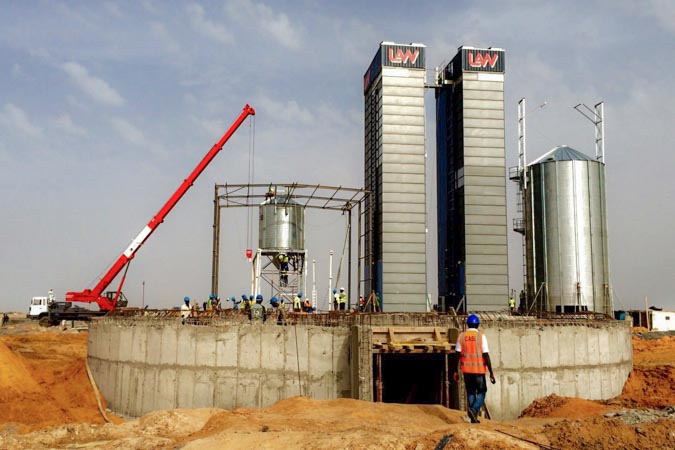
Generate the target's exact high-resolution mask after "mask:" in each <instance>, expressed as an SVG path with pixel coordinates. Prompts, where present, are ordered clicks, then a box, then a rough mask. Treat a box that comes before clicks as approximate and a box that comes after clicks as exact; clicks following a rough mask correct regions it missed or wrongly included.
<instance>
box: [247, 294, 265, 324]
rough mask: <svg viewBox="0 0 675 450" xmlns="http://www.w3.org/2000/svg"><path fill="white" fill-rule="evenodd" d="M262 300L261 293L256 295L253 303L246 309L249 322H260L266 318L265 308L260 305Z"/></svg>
mask: <svg viewBox="0 0 675 450" xmlns="http://www.w3.org/2000/svg"><path fill="white" fill-rule="evenodd" d="M262 302H263V296H262V295H261V294H258V295H256V297H255V303H254V304H252V305H251V307H250V308H249V310H248V320H250V321H251V323H256V322H258V323H261V322H265V320H267V310H266V309H265V307H264V306H263V305H262Z"/></svg>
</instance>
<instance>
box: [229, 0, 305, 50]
mask: <svg viewBox="0 0 675 450" xmlns="http://www.w3.org/2000/svg"><path fill="white" fill-rule="evenodd" d="M228 12H229V13H230V15H231V16H233V17H235V18H236V17H240V18H241V17H246V18H249V19H252V22H253V23H254V24H256V25H257V26H258V28H260V30H261V31H262V32H265V33H267V34H269V35H271V36H272V37H273V38H275V39H277V40H278V41H279V42H280V43H281V44H282V45H283V46H285V47H288V48H292V49H298V48H300V44H301V39H300V35H299V33H298V31H297V25H293V24H292V23H291V21H290V20H289V18H288V16H287V15H286V14H284V13H275V12H274V10H273V9H272V8H270V7H269V6H267V5H265V4H264V3H255V2H253V1H250V0H236V1H233V2H231V3H229V4H228Z"/></svg>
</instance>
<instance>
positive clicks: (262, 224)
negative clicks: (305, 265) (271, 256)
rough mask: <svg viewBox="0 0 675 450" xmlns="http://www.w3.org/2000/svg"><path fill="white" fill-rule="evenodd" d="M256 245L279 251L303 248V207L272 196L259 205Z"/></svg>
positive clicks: (264, 248)
mask: <svg viewBox="0 0 675 450" xmlns="http://www.w3.org/2000/svg"><path fill="white" fill-rule="evenodd" d="M259 210H260V220H259V226H258V246H259V248H261V249H263V250H276V251H278V252H279V253H283V252H289V251H292V250H303V249H304V248H305V231H304V229H305V209H304V208H303V206H302V205H300V204H298V203H296V202H294V201H292V200H288V199H284V198H279V197H273V198H270V199H267V200H265V201H264V202H263V203H262V204H260V206H259Z"/></svg>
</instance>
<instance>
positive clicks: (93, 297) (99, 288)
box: [66, 105, 255, 311]
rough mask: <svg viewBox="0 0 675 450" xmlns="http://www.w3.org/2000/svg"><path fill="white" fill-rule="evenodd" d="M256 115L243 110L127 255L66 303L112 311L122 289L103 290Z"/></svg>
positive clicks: (72, 294) (135, 241)
mask: <svg viewBox="0 0 675 450" xmlns="http://www.w3.org/2000/svg"><path fill="white" fill-rule="evenodd" d="M253 115H255V110H254V109H253V108H252V107H250V106H249V105H245V106H244V110H243V111H242V113H241V114H240V115H239V117H237V119H236V120H235V121H234V123H233V124H232V125H231V126H230V128H229V130H227V132H225V134H224V135H223V136H222V137H221V138H220V140H219V141H218V142H216V143H215V144H214V145H213V147H211V150H209V152H208V153H207V154H206V155H205V156H204V158H203V159H202V160H201V161H200V162H199V164H197V167H195V168H194V170H193V171H192V173H190V175H189V176H188V177H187V178H186V179H185V180H184V181H183V183H182V184H181V185H180V186H179V187H178V189H177V190H176V192H174V193H173V195H172V196H171V197H170V198H169V200H167V202H166V203H165V204H164V206H162V208H161V209H160V210H159V212H158V213H157V214H155V216H154V217H153V218H152V219H150V222H148V224H147V225H146V226H145V228H143V229H142V230H141V232H140V233H138V236H136V237H135V238H134V239H133V240H132V241H131V244H129V246H128V247H127V248H126V250H124V252H123V253H122V254H121V255H120V257H119V258H117V261H115V263H114V264H113V265H112V267H110V269H108V271H107V272H106V274H105V275H104V276H103V277H102V278H101V280H100V281H99V282H98V284H97V285H96V286H95V287H94V288H93V289H85V290H84V291H82V292H67V293H66V301H72V302H85V303H93V302H96V303H98V306H99V308H100V309H101V310H102V311H109V310H111V309H113V308H115V306H116V305H117V300H118V298H119V293H120V290H121V285H120V288H119V289H118V292H117V295H116V296H115V297H114V298H109V297H106V296H103V295H102V294H103V291H104V290H105V289H106V288H107V287H108V285H110V283H112V281H113V280H114V279H115V277H117V275H119V273H120V272H121V271H122V269H123V268H124V266H126V265H127V264H128V263H129V262H130V261H131V260H132V259H133V258H134V256H135V255H136V252H137V251H138V250H139V249H140V248H141V246H142V245H143V243H144V242H145V241H147V240H148V238H149V237H150V236H151V235H152V233H153V232H154V231H155V230H156V229H157V227H158V226H159V225H160V224H161V223H162V222H163V221H164V219H165V218H166V216H167V215H168V214H169V213H170V212H171V210H172V209H173V207H174V206H176V204H177V203H178V202H179V201H180V199H181V198H183V195H185V193H186V192H187V191H188V189H190V187H191V186H192V184H193V183H194V182H195V180H196V179H197V178H198V177H199V175H201V173H202V172H203V171H204V169H206V167H207V166H208V165H209V163H210V162H211V161H212V160H213V158H215V156H216V155H217V154H218V152H220V150H221V149H222V148H223V146H224V145H225V143H226V142H227V141H228V140H229V139H230V137H231V136H232V135H233V134H234V132H235V131H237V129H238V128H239V126H240V125H241V124H242V123H243V122H244V120H246V118H247V117H248V116H253Z"/></svg>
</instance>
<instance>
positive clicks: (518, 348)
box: [484, 321, 633, 420]
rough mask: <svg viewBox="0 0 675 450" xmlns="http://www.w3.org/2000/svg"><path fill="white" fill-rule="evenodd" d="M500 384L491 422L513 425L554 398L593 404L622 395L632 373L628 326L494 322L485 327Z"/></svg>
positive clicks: (491, 391)
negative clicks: (539, 401)
mask: <svg viewBox="0 0 675 450" xmlns="http://www.w3.org/2000/svg"><path fill="white" fill-rule="evenodd" d="M484 331H485V335H486V336H487V338H488V346H489V348H490V359H491V360H492V364H493V369H494V372H495V378H497V384H495V385H494V386H493V385H489V386H488V394H487V397H486V398H487V400H486V402H487V403H488V405H489V407H490V412H491V413H492V416H493V417H494V418H497V419H502V420H503V419H514V418H516V417H518V416H519V415H520V413H521V411H522V410H523V409H524V408H525V407H527V406H528V405H529V404H530V403H531V402H532V401H533V400H535V399H537V398H540V397H544V396H546V395H550V394H557V395H560V396H565V397H579V398H585V399H590V400H600V399H603V400H604V399H609V398H612V397H615V396H617V395H619V394H621V391H622V390H623V386H624V384H625V382H626V380H627V379H628V375H629V374H630V372H631V370H632V368H633V341H632V335H631V328H630V324H629V323H627V322H625V321H598V322H593V321H579V322H578V323H576V324H570V322H569V321H566V322H561V323H560V324H556V323H539V322H534V323H533V324H531V325H528V324H527V323H526V322H520V323H518V322H508V321H505V322H491V323H489V324H486V326H485V327H484Z"/></svg>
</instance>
